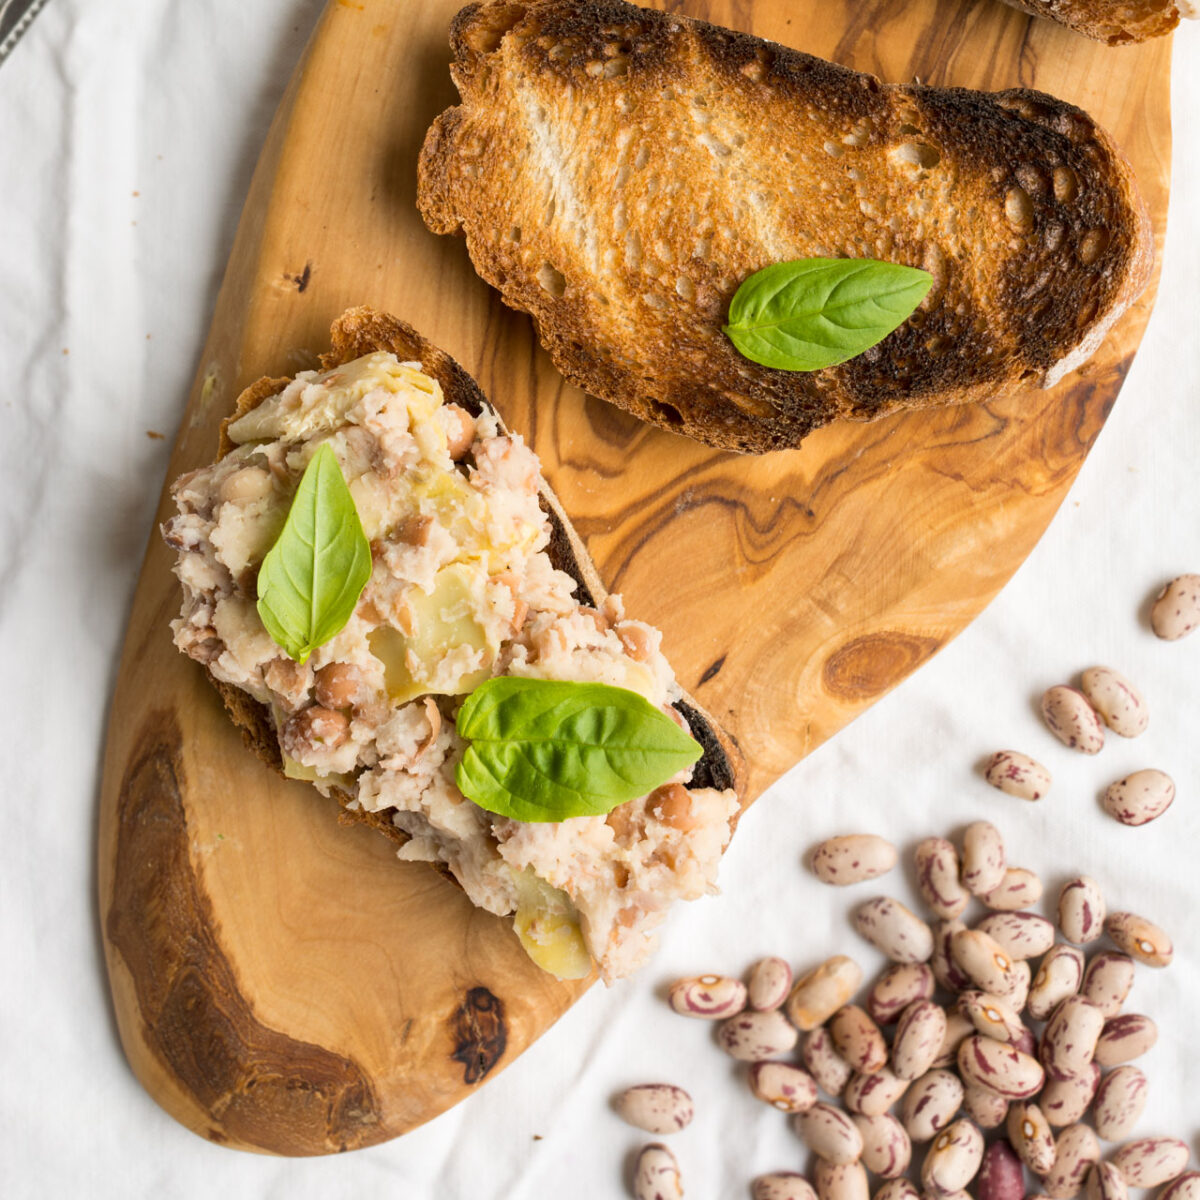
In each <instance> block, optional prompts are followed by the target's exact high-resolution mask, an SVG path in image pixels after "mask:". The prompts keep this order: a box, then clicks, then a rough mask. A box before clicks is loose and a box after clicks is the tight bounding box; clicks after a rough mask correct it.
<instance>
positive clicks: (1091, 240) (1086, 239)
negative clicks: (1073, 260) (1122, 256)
mask: <svg viewBox="0 0 1200 1200" xmlns="http://www.w3.org/2000/svg"><path fill="white" fill-rule="evenodd" d="M1111 241H1112V234H1110V233H1109V232H1108V230H1107V229H1089V230H1088V231H1087V233H1085V234H1084V235H1083V241H1082V242H1081V243H1080V246H1079V261H1080V262H1081V263H1083V265H1084V266H1085V267H1090V266H1091V265H1092V263H1094V262H1095V261H1096V259H1098V258H1099V257H1100V255H1102V254H1103V253H1104V252H1105V250H1107V249H1108V244H1109V242H1111Z"/></svg>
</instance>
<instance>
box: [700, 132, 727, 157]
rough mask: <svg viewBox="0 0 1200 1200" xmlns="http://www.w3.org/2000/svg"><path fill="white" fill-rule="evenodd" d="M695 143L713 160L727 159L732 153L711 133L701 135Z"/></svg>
mask: <svg viewBox="0 0 1200 1200" xmlns="http://www.w3.org/2000/svg"><path fill="white" fill-rule="evenodd" d="M696 141H698V142H699V143H700V145H702V146H703V147H704V148H705V149H706V150H707V151H708V152H709V153H710V154H711V155H712V156H713V157H714V158H728V157H729V156H730V154H732V153H733V151H732V150H731V149H730V148H729V147H728V146H727V145H725V143H724V142H723V141H721V139H720V138H717V137H713V135H712V134H711V133H702V134H700V135H699V136H698V137H697V138H696Z"/></svg>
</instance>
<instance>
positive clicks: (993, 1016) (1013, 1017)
mask: <svg viewBox="0 0 1200 1200" xmlns="http://www.w3.org/2000/svg"><path fill="white" fill-rule="evenodd" d="M958 1008H959V1011H960V1012H961V1013H962V1014H963V1016H964V1017H966V1018H967V1020H968V1021H970V1022H971V1024H972V1025H973V1026H974V1027H975V1032H976V1033H980V1034H982V1035H983V1036H984V1037H990V1038H995V1039H996V1041H998V1042H1008V1044H1009V1045H1010V1046H1016V1047H1017V1048H1018V1049H1020V1048H1021V1046H1022V1044H1025V1043H1026V1042H1027V1038H1028V1036H1029V1030H1028V1029H1026V1028H1025V1026H1024V1025H1023V1024H1022V1023H1021V1018H1020V1017H1018V1016H1017V1014H1016V1013H1014V1012H1013V1011H1012V1009H1011V1008H1009V1007H1008V1005H1007V1004H1005V1003H1004V1001H1003V1000H1001V999H1000V997H999V996H993V995H991V994H990V993H988V992H976V991H970V992H963V993H962V995H961V996H959V998H958Z"/></svg>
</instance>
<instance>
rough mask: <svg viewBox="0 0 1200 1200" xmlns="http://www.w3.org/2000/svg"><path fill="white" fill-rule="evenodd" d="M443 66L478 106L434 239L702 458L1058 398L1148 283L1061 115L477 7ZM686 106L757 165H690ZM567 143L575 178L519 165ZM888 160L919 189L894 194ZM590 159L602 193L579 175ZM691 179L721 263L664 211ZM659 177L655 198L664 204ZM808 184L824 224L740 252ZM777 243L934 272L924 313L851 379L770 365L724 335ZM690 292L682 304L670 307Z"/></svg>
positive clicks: (599, 24) (1137, 236)
mask: <svg viewBox="0 0 1200 1200" xmlns="http://www.w3.org/2000/svg"><path fill="white" fill-rule="evenodd" d="M450 41H451V47H452V50H453V53H454V63H453V66H452V74H453V76H454V79H455V82H456V83H457V85H458V87H459V91H460V93H461V96H462V100H461V103H460V104H459V105H458V106H456V107H454V108H450V109H448V110H446V111H445V112H444V113H443V114H442V115H441V116H440V117H438V119H437V120H436V121H435V122H434V124H433V126H432V127H431V128H430V130H429V133H428V135H427V139H426V142H425V145H424V147H423V149H422V152H421V157H420V162H419V168H418V174H419V181H418V204H419V206H420V208H421V212H422V215H423V217H424V219H425V221H426V224H427V225H428V226H429V227H430V228H431V229H432V230H434V231H435V232H438V233H462V234H463V235H464V236H465V238H466V241H467V249H468V252H469V254H470V256H471V259H472V262H473V263H474V265H475V269H476V270H477V271H478V273H479V274H480V275H481V276H482V277H483V279H485V280H486V281H487V282H488V283H490V284H491V285H492V286H493V287H496V288H497V289H498V290H499V291H500V294H501V296H502V298H503V299H504V301H505V303H507V304H509V305H510V306H511V307H513V308H517V309H519V310H521V311H524V312H527V313H529V314H530V316H531V317H532V318H533V320H534V323H535V326H536V328H537V332H538V336H539V338H540V340H541V342H542V344H543V346H544V347H545V348H546V350H547V351H548V352H549V354H550V356H551V358H552V359H553V361H554V364H555V366H556V367H557V368H558V369H559V370H560V371H561V372H562V373H563V374H564V375H565V376H566V377H567V378H568V379H569V380H570V381H571V382H572V383H575V384H577V385H578V386H579V387H581V388H583V389H584V390H585V391H587V392H589V393H591V394H592V395H596V396H599V397H600V398H602V399H605V400H608V401H610V402H612V403H614V404H617V405H618V406H620V407H622V408H625V409H627V410H628V411H630V412H632V413H634V414H635V415H636V416H638V417H641V418H642V419H644V420H646V421H649V422H651V423H653V424H656V425H659V426H662V427H664V428H667V429H671V430H673V431H674V432H679V433H684V434H687V435H688V436H691V437H694V438H697V439H698V440H700V441H703V442H707V443H709V444H711V445H714V446H718V447H721V448H724V449H731V450H740V451H751V452H762V451H767V450H774V449H782V448H786V447H789V446H795V445H798V444H799V443H800V441H801V440H802V439H803V438H804V437H805V436H806V435H807V434H808V433H809V432H811V431H812V430H813V429H815V428H817V427H819V426H820V425H823V424H826V423H828V422H829V421H832V420H837V419H849V420H872V419H875V418H878V417H881V416H885V415H888V414H890V413H892V412H896V411H898V410H900V409H905V408H920V407H925V406H929V405H937V404H948V403H963V402H969V401H977V400H983V399H988V398H992V397H995V396H998V395H1004V394H1008V393H1010V392H1012V391H1014V390H1017V389H1019V388H1022V387H1029V386H1051V385H1053V384H1054V383H1056V382H1057V381H1058V379H1059V378H1061V376H1062V375H1063V374H1064V373H1066V372H1067V371H1069V370H1071V369H1074V367H1075V366H1077V365H1079V363H1080V362H1082V361H1083V360H1084V359H1085V358H1086V357H1088V356H1089V355H1090V354H1091V353H1092V352H1094V350H1095V349H1096V348H1097V347H1098V345H1099V344H1100V342H1101V340H1102V339H1103V338H1104V336H1105V334H1106V333H1107V331H1108V329H1109V328H1110V327H1111V325H1112V324H1113V322H1114V321H1115V320H1116V319H1117V317H1118V316H1119V315H1120V314H1121V313H1122V312H1123V311H1124V310H1125V309H1126V308H1127V307H1128V306H1129V305H1130V304H1131V303H1132V302H1133V301H1134V300H1135V299H1136V297H1137V296H1138V295H1139V294H1140V293H1141V291H1142V289H1143V288H1144V286H1145V284H1146V283H1147V282H1148V280H1149V276H1150V270H1151V266H1152V260H1153V238H1152V235H1151V230H1150V224H1149V216H1148V214H1147V211H1146V208H1145V205H1144V203H1143V201H1142V198H1141V196H1140V194H1139V193H1138V191H1137V186H1136V183H1135V181H1134V178H1133V175H1132V171H1131V170H1130V168H1129V165H1128V163H1127V162H1126V161H1125V159H1124V157H1123V156H1122V154H1121V152H1120V150H1119V149H1118V147H1117V146H1116V145H1115V143H1114V142H1113V141H1112V140H1111V138H1109V136H1108V135H1107V134H1106V133H1105V132H1104V130H1102V129H1101V128H1100V127H1099V126H1098V125H1097V124H1096V123H1095V122H1094V121H1093V120H1092V118H1091V117H1089V116H1088V115H1087V114H1086V113H1085V112H1083V111H1082V110H1081V109H1078V108H1076V107H1074V106H1073V105H1069V104H1066V103H1064V102H1063V101H1060V100H1057V99H1055V98H1054V97H1052V96H1048V95H1045V94H1043V93H1040V92H1034V91H1030V90H1028V89H1015V90H1011V91H1006V92H999V93H995V94H987V93H982V92H977V91H970V90H967V89H961V88H932V87H925V86H919V85H885V84H883V83H881V82H880V81H879V80H878V79H876V78H874V77H873V76H870V75H865V74H861V73H859V72H856V71H852V70H850V69H848V68H846V67H842V66H838V65H836V64H834V63H830V62H826V61H825V60H823V59H819V58H815V57H813V56H811V55H806V54H802V53H800V52H799V51H796V50H792V49H789V48H787V47H784V46H780V45H776V44H774V43H771V42H767V41H764V40H763V39H760V38H755V37H752V36H750V35H749V34H743V33H737V32H735V31H732V30H728V29H722V28H720V27H718V26H714V25H710V24H707V23H705V22H703V21H695V20H691V19H688V18H685V17H680V16H677V15H674V14H668V13H663V12H659V11H656V10H646V9H641V8H637V7H634V6H633V5H629V4H625V3H623V2H621V0H587V2H585V3H572V2H569V0H528V2H527V3H524V4H516V3H504V4H490V5H481V4H473V5H469V6H468V7H467V8H464V9H463V10H462V11H461V12H459V13H458V15H457V16H456V17H455V18H454V21H453V23H452V26H451V36H450ZM612 63H618V64H619V70H618V71H617V73H616V74H614V76H613V77H612V78H609V77H608V76H607V75H606V74H605V72H606V70H607V69H608V68H607V66H606V64H612ZM694 95H702V96H703V97H704V99H705V105H704V106H703V108H704V110H705V112H706V115H707V114H711V116H712V119H713V120H714V124H713V126H712V128H717V127H721V128H722V129H734V128H736V129H737V130H738V131H740V132H739V133H738V134H737V136H739V137H743V138H744V144H745V146H746V151H745V153H744V155H742V157H740V158H739V157H738V154H737V152H736V151H737V148H736V147H734V148H732V149H731V148H730V147H729V146H725V150H726V151H727V152H728V153H726V155H725V157H724V158H723V159H720V161H722V162H723V163H725V164H735V165H732V166H730V165H726V166H721V167H720V168H719V169H718V168H717V167H710V166H709V165H708V160H709V156H708V155H707V154H706V153H705V152H704V151H702V150H696V149H695V148H694V146H692V145H691V143H693V142H696V141H700V140H702V136H703V135H699V136H697V135H696V134H695V129H694V128H693V124H694V117H695V114H694V112H693V111H692V108H689V107H688V105H692V107H694V105H693V102H692V101H691V100H687V103H686V104H685V99H686V98H687V97H692V96H694ZM668 96H669V97H670V99H669V100H667V99H664V97H668ZM581 98H582V99H581ZM681 98H682V99H681ZM560 108H561V109H562V112H559V109H560ZM643 108H644V109H645V111H646V113H647V114H648V115H647V116H645V117H640V116H639V115H638V114H639V112H640V111H641V110H642V109H643ZM531 111H534V112H535V113H536V112H540V113H541V114H542V116H541V117H537V116H536V115H535V116H530V115H529V114H530V112H531ZM590 113H595V114H598V115H596V116H595V118H594V121H593V122H592V124H588V121H589V120H591V117H589V114H590ZM555 120H557V122H558V124H557V125H556V124H555ZM539 121H540V122H541V125H540V126H539V125H538V122H539ZM567 124H570V125H571V127H572V129H573V131H574V132H573V136H574V139H575V140H574V141H573V143H572V145H571V148H570V154H569V155H567V154H566V153H565V151H564V152H563V153H562V154H560V155H559V157H557V158H554V160H553V161H554V162H555V164H556V168H557V170H558V172H559V174H561V176H562V178H559V177H558V176H557V175H556V174H555V173H554V171H553V170H552V169H551V168H549V167H546V168H544V169H539V168H538V167H537V165H536V161H537V158H538V156H537V155H536V154H533V153H531V152H530V150H529V147H531V146H534V145H535V144H536V143H537V139H538V138H539V137H543V135H544V134H545V130H546V129H549V130H551V131H553V129H555V128H559V127H563V126H566V125H567ZM703 128H708V126H703ZM814 130H824V131H835V133H836V137H837V139H838V140H837V141H836V142H835V141H831V140H829V139H828V138H827V137H826V136H825V133H824V132H821V133H814V132H813V131H814ZM855 131H861V132H860V133H856V132H855ZM847 137H852V138H854V139H855V140H854V141H853V143H852V144H851V143H848V142H847ZM622 139H628V140H626V141H623V140H622ZM672 139H674V140H672ZM632 144H637V145H647V146H649V147H650V158H649V162H650V164H651V165H649V166H648V167H646V168H645V170H642V171H640V172H639V171H638V170H637V169H636V164H634V165H633V167H632V168H631V169H629V170H626V167H628V166H630V164H629V163H628V162H627V160H626V159H622V158H621V155H622V153H625V152H624V151H623V150H621V149H620V148H619V147H621V146H622V145H632ZM681 146H684V147H685V150H682V151H681V150H680V147H681ZM830 147H832V149H830ZM555 153H557V151H555ZM681 153H682V154H684V157H683V158H682V159H680V158H679V155H680V154H681ZM689 154H690V155H691V157H687V155H689ZM897 154H902V155H903V154H913V155H916V156H918V158H919V157H920V156H921V155H924V156H926V157H925V159H924V160H922V161H926V162H928V164H929V165H928V166H924V165H919V164H918V165H914V167H913V170H912V171H911V172H908V171H906V170H904V169H899V168H898V167H897V164H896V160H895V156H896V155H897ZM788 155H790V156H791V158H790V160H789V159H788V158H787V156H788ZM656 156H657V157H656ZM714 157H718V158H719V157H720V152H719V151H715V152H714ZM581 160H586V161H587V163H588V164H589V165H590V167H591V168H592V169H591V170H590V171H588V172H583V171H582V170H579V171H577V172H576V173H574V174H573V173H572V172H573V170H574V169H575V167H576V166H577V165H578V163H579V162H580V161H581ZM679 162H682V163H683V166H682V167H673V166H672V164H674V163H679ZM805 164H807V165H805ZM801 168H803V169H801ZM850 170H853V171H854V172H856V174H855V175H854V176H853V177H851V176H850V175H849V174H848V172H849V171H850ZM672 172H674V174H672ZM680 173H682V174H686V176H687V179H688V187H687V188H684V189H682V190H681V191H680V192H679V193H678V194H679V195H680V196H681V197H682V199H680V200H679V201H678V205H679V207H680V209H681V211H682V210H686V209H687V207H688V205H691V207H692V209H693V210H694V211H696V212H698V213H701V214H703V215H704V216H707V217H711V218H713V219H714V220H715V223H716V226H717V236H716V239H715V240H713V241H712V245H711V247H710V249H709V251H708V252H707V253H706V254H700V253H698V252H697V250H696V248H695V243H696V238H695V237H694V222H688V221H686V220H684V219H683V218H682V216H678V215H677V214H674V213H673V211H672V210H671V207H670V205H668V203H667V201H666V200H665V199H663V192H664V188H665V187H667V186H669V185H670V183H671V181H672V180H674V181H675V182H678V180H679V178H680ZM647 177H657V183H656V184H654V187H653V188H651V186H650V184H649V183H648V182H647V181H646V180H647ZM564 179H565V180H566V183H565V184H564V182H563V180H564ZM798 179H804V180H808V182H807V183H805V184H804V186H805V187H807V188H808V189H809V192H813V194H817V192H815V191H814V189H817V188H818V181H819V183H820V185H821V186H826V185H827V186H828V190H827V191H820V192H819V194H820V195H821V197H822V202H821V204H820V205H819V206H817V205H815V204H814V205H810V206H809V207H807V208H803V205H802V202H801V199H799V198H798V199H797V200H795V201H794V202H790V203H789V204H783V203H782V202H781V203H780V204H779V205H777V206H775V208H771V207H770V205H769V204H768V206H767V209H766V210H765V211H769V212H770V213H772V214H773V215H772V216H771V217H770V220H771V221H773V222H774V223H775V226H777V228H775V227H774V226H773V228H772V235H771V238H768V239H765V240H764V239H763V238H758V240H755V238H754V237H750V236H747V237H746V238H742V237H741V236H740V234H739V233H738V230H740V229H741V228H751V227H752V226H753V224H754V221H755V220H756V219H757V218H756V217H755V214H754V210H753V205H747V203H746V202H745V197H746V195H747V194H748V193H749V192H751V191H753V190H754V189H756V188H757V189H760V190H761V191H762V192H763V194H768V193H772V194H775V195H778V196H784V195H787V194H788V191H789V189H790V188H792V187H794V186H797V180H798ZM617 180H620V183H619V184H618V183H617V182H610V181H617ZM664 180H666V183H664ZM597 181H600V182H597ZM548 192H549V193H550V194H552V195H554V196H558V195H559V193H560V192H570V193H572V194H573V197H574V199H573V203H574V208H573V209H572V213H573V216H572V218H571V220H572V221H573V222H574V223H573V224H571V225H570V226H568V225H565V224H563V223H562V222H559V224H557V225H556V224H555V223H554V222H553V221H549V220H547V218H546V213H545V211H544V208H545V205H546V204H548V203H549V202H548V201H544V197H545V196H546V195H547V193H548ZM792 194H795V195H797V196H799V195H801V194H799V193H792ZM802 195H808V193H807V192H805V193H802ZM618 198H619V199H620V203H621V204H624V205H626V207H627V209H628V217H627V220H628V229H629V230H633V231H634V232H636V233H637V234H638V239H639V247H640V248H639V250H638V254H639V256H640V258H639V260H638V261H639V264H640V265H637V266H630V265H629V264H628V261H627V256H624V255H623V252H622V249H621V247H622V246H623V245H624V244H625V237H627V236H628V234H627V233H625V234H623V233H622V232H621V229H620V225H619V222H618V221H617V218H616V216H615V215H614V214H615V212H616V209H617V207H618ZM809 198H810V199H811V196H810V197H809ZM926 203H928V204H929V206H930V208H929V211H928V213H926V214H925V215H922V209H921V205H922V204H926ZM802 208H803V211H801V209H802ZM623 219H624V218H623ZM564 220H565V218H564ZM947 222H949V223H950V224H951V225H952V226H953V228H954V230H955V233H954V234H953V236H951V235H950V234H948V233H947V232H946V228H947ZM722 226H724V227H725V233H724V234H722V232H721V229H722ZM514 230H516V231H519V235H518V236H516V237H514V236H513V234H512V232H511V231H514ZM585 233H586V234H587V235H588V236H593V237H594V238H595V239H596V244H597V246H598V251H597V253H596V254H595V255H592V256H591V257H589V256H588V254H586V253H584V252H583V251H582V250H580V248H579V246H580V244H582V243H584V242H586V240H587V239H586V238H585V237H584V234H585ZM772 239H773V240H775V241H776V242H781V243H783V244H785V245H786V246H788V247H789V253H790V255H791V256H793V257H804V256H808V255H819V256H833V257H841V256H846V257H876V258H883V259H886V260H888V261H893V262H900V263H905V264H907V265H910V266H915V267H923V268H925V269H927V270H929V271H930V272H931V273H932V274H933V275H934V279H935V283H934V288H933V290H932V291H931V293H930V295H929V297H927V299H926V301H925V302H924V303H923V304H922V306H921V308H920V309H918V311H917V313H916V314H914V316H913V317H912V318H910V319H909V320H908V321H907V322H906V323H905V324H904V325H903V326H901V328H900V329H898V330H897V331H895V332H894V333H892V334H891V335H890V336H889V337H888V338H886V339H885V340H884V341H883V342H882V343H880V345H879V346H877V347H875V348H873V349H872V350H869V351H867V352H866V353H865V354H863V355H860V356H859V357H858V358H855V359H852V360H850V361H849V362H847V363H843V364H841V365H839V366H835V367H830V368H827V369H825V370H821V371H815V372H810V373H795V372H787V371H779V370H774V369H771V368H767V367H762V366H759V365H757V364H754V363H752V362H750V361H749V360H747V359H744V358H742V357H741V356H740V355H739V354H738V353H737V352H736V350H735V349H734V348H733V345H732V343H730V342H729V341H728V339H727V338H725V336H724V334H723V332H722V330H721V325H722V323H723V321H724V318H725V314H726V312H727V310H728V303H729V300H730V298H731V297H732V295H733V292H734V291H735V290H736V287H737V284H738V283H740V281H741V280H742V279H743V278H745V277H746V276H747V275H749V274H751V273H752V272H753V271H755V270H758V269H759V268H761V267H763V266H765V265H767V264H768V263H769V262H771V261H775V256H773V255H772V254H771V253H770V252H769V251H768V250H767V249H766V242H767V241H770V240H772ZM606 256H607V257H606ZM547 267H549V268H551V269H552V271H553V272H554V274H550V275H544V274H543V272H545V271H546V268H547ZM680 275H682V276H684V277H686V279H687V281H688V282H687V284H686V285H685V287H684V291H683V292H678V289H677V287H676V286H672V285H674V284H675V281H676V279H677V277H678V276H680ZM664 280H665V281H666V282H663V281H664ZM547 282H549V283H550V285H551V286H547ZM651 293H653V294H652V295H651ZM598 297H600V299H598ZM648 297H649V298H648Z"/></svg>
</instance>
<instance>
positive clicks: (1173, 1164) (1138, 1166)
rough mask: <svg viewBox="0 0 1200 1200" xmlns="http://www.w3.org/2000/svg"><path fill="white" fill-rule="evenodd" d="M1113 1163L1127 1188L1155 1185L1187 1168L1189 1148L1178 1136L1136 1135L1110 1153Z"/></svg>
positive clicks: (1166, 1180)
mask: <svg viewBox="0 0 1200 1200" xmlns="http://www.w3.org/2000/svg"><path fill="white" fill-rule="evenodd" d="M1112 1164H1113V1166H1114V1167H1116V1168H1117V1170H1118V1171H1120V1172H1121V1175H1122V1177H1123V1178H1124V1180H1125V1182H1126V1183H1127V1184H1129V1186H1130V1187H1139V1188H1152V1187H1158V1186H1159V1185H1160V1184H1164V1183H1169V1182H1170V1181H1171V1180H1172V1179H1174V1178H1176V1176H1178V1175H1182V1174H1183V1172H1184V1171H1185V1170H1186V1169H1187V1164H1188V1148H1187V1144H1186V1143H1185V1142H1181V1141H1180V1140H1179V1139H1178V1138H1173V1137H1146V1138H1138V1139H1137V1140H1136V1141H1133V1142H1126V1143H1125V1145H1123V1146H1122V1147H1121V1148H1120V1149H1119V1150H1118V1151H1117V1152H1116V1153H1115V1154H1114V1155H1113V1156H1112Z"/></svg>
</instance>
